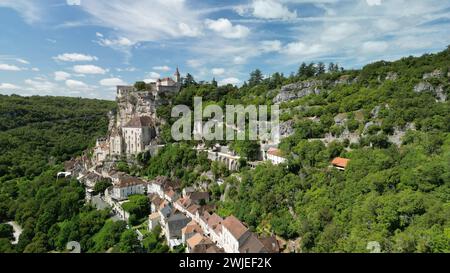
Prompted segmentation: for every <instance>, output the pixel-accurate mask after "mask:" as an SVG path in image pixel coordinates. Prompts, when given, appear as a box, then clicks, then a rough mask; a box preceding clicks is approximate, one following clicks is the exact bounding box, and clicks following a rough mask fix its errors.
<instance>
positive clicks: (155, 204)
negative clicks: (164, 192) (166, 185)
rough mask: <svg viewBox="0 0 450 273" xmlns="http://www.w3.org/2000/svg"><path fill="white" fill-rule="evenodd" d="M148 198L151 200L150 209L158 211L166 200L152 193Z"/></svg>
mask: <svg viewBox="0 0 450 273" xmlns="http://www.w3.org/2000/svg"><path fill="white" fill-rule="evenodd" d="M148 199H149V200H150V210H151V212H152V213H153V212H158V211H159V207H160V206H161V204H162V203H163V202H164V199H162V198H161V197H159V196H158V195H157V194H154V193H151V194H149V195H148Z"/></svg>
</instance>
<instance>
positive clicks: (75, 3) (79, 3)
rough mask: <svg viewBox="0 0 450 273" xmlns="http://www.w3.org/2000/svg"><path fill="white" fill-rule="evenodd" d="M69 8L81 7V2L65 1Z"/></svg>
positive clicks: (75, 0) (77, 0)
mask: <svg viewBox="0 0 450 273" xmlns="http://www.w3.org/2000/svg"><path fill="white" fill-rule="evenodd" d="M66 2H67V5H69V6H79V5H81V0H66Z"/></svg>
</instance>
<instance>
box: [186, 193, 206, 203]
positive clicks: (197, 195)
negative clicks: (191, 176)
mask: <svg viewBox="0 0 450 273" xmlns="http://www.w3.org/2000/svg"><path fill="white" fill-rule="evenodd" d="M188 196H189V198H190V199H191V200H192V201H199V200H208V199H209V193H208V192H192V193H190V194H189V195H188Z"/></svg>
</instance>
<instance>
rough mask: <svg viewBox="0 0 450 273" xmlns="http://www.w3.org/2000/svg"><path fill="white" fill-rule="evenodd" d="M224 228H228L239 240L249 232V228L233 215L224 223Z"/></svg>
mask: <svg viewBox="0 0 450 273" xmlns="http://www.w3.org/2000/svg"><path fill="white" fill-rule="evenodd" d="M222 226H224V227H225V228H227V229H228V230H229V231H230V232H231V234H232V235H233V236H234V237H235V238H236V239H238V240H239V238H241V237H242V235H244V234H245V233H246V232H247V231H248V228H247V227H246V226H244V224H243V223H242V222H241V221H239V219H237V218H236V217H234V216H233V215H231V216H228V217H227V218H226V219H225V221H223V223H222Z"/></svg>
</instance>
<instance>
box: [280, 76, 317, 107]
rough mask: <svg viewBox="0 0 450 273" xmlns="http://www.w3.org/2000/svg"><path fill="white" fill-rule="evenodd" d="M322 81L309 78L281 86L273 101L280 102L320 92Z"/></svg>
mask: <svg viewBox="0 0 450 273" xmlns="http://www.w3.org/2000/svg"><path fill="white" fill-rule="evenodd" d="M322 86H323V82H322V81H320V80H310V81H304V82H297V83H292V84H288V85H285V86H283V87H282V88H281V91H280V94H278V95H277V96H276V97H275V98H274V99H273V102H274V103H282V102H286V101H290V100H295V99H299V98H303V97H305V96H308V95H311V94H316V95H318V94H320V93H321V92H322Z"/></svg>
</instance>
